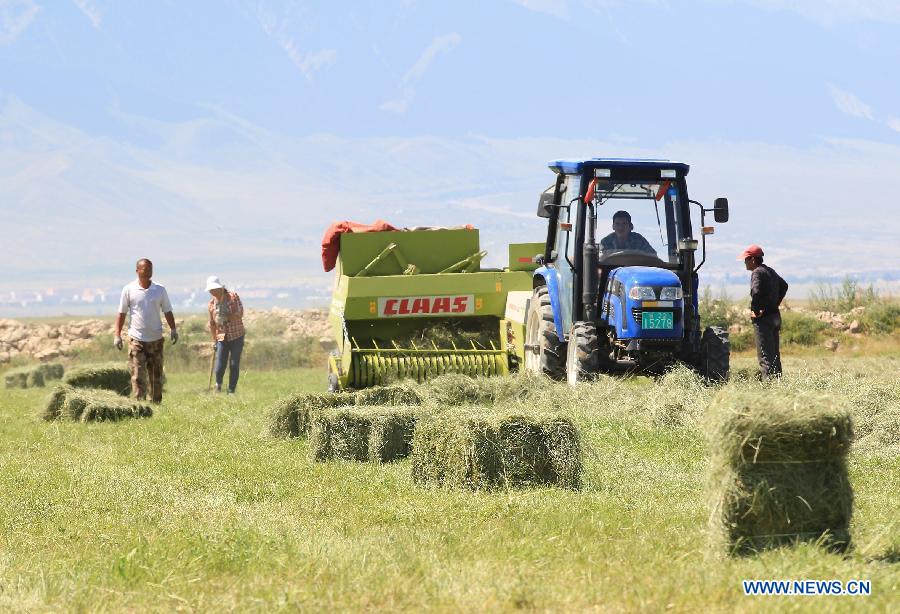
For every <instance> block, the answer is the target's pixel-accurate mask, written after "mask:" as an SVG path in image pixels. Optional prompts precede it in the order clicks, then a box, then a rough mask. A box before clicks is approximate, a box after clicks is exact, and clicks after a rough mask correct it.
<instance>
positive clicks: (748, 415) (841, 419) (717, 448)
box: [710, 390, 853, 555]
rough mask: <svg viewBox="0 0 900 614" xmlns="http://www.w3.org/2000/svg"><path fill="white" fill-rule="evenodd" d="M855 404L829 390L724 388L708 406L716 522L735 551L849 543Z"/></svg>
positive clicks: (715, 528)
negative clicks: (849, 470) (850, 456)
mask: <svg viewBox="0 0 900 614" xmlns="http://www.w3.org/2000/svg"><path fill="white" fill-rule="evenodd" d="M852 440H853V425H852V421H851V418H850V414H849V412H848V411H847V410H846V409H845V408H843V407H840V406H838V405H837V404H836V403H835V400H834V399H833V398H831V397H827V396H821V395H813V394H808V393H787V394H785V393H783V392H782V393H780V394H778V395H777V396H776V395H774V394H772V393H771V392H770V391H763V392H752V391H734V390H726V391H722V392H720V393H719V394H718V395H717V396H716V397H715V398H714V399H713V402H712V404H711V407H710V443H711V446H712V454H711V459H710V469H711V471H710V495H711V506H712V513H711V515H710V521H711V528H712V530H713V535H714V537H715V538H716V540H717V541H720V542H724V545H725V549H726V551H727V552H729V553H730V554H733V555H740V554H749V553H752V552H756V551H759V550H763V549H768V548H773V547H778V546H781V545H786V544H791V543H796V542H799V541H817V542H819V543H822V544H823V545H826V546H827V547H829V548H830V549H833V550H836V551H840V550H844V549H845V548H846V547H847V546H848V545H849V543H850V534H849V525H850V519H851V516H852V512H853V490H852V487H851V485H850V479H849V476H848V473H847V454H848V453H849V450H850V445H851V442H852Z"/></svg>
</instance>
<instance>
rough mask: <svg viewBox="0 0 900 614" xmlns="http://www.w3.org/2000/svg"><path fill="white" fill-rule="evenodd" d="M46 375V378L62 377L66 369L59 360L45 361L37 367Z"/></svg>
mask: <svg viewBox="0 0 900 614" xmlns="http://www.w3.org/2000/svg"><path fill="white" fill-rule="evenodd" d="M37 368H38V369H40V371H41V373H42V374H43V376H44V380H45V381H46V380H52V379H62V377H63V374H64V373H65V369H64V368H63V366H62V365H61V364H60V363H58V362H45V363H43V364H41V365H38V367H37Z"/></svg>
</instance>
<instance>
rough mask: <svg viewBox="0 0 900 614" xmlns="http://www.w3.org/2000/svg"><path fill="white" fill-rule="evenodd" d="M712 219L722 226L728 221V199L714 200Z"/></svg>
mask: <svg viewBox="0 0 900 614" xmlns="http://www.w3.org/2000/svg"><path fill="white" fill-rule="evenodd" d="M713 218H714V219H715V220H716V222H718V223H719V224H724V223H725V222H727V221H728V199H727V198H717V199H716V200H715V204H714V205H713Z"/></svg>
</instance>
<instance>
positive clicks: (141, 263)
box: [113, 258, 178, 403]
mask: <svg viewBox="0 0 900 614" xmlns="http://www.w3.org/2000/svg"><path fill="white" fill-rule="evenodd" d="M136 272H137V279H136V280H134V281H133V282H131V283H130V284H128V285H127V286H125V287H124V288H122V298H121V299H120V300H119V315H118V316H117V317H116V337H115V340H114V342H113V344H114V345H115V347H116V349H119V350H121V349H122V347H123V345H124V344H123V343H122V326H123V325H124V324H125V315H126V314H129V315H130V316H131V320H130V323H129V325H128V337H129V341H128V367H129V369H131V390H132V393H133V394H134V396H135V397H136V398H138V399H146V398H147V392H148V391H147V390H146V388H145V384H146V383H148V382H149V388H150V390H149V392H150V400H151V401H152V402H153V403H161V402H162V369H163V328H162V320H161V319H160V317H159V314H160V312H162V314H163V315H164V316H165V318H166V323H167V324H168V325H169V331H170V332H169V337H170V338H171V339H172V343H177V342H178V332H177V331H176V330H175V316H174V315H173V314H172V303H170V302H169V294H168V293H167V292H166V289H165V288H163V287H162V286H160V285H159V284H155V283H153V282H152V281H150V278H151V277H153V263H152V262H150V261H149V260H147V259H146V258H141V259H140V260H138V261H137V266H136Z"/></svg>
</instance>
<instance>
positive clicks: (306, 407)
mask: <svg viewBox="0 0 900 614" xmlns="http://www.w3.org/2000/svg"><path fill="white" fill-rule="evenodd" d="M355 403H356V397H355V396H354V394H353V393H345V392H337V393H330V392H329V393H312V392H303V393H296V394H292V395H290V396H288V397H285V398H283V399H281V400H279V401H277V402H276V403H275V404H274V405H272V406H271V407H270V408H269V409H268V412H267V413H268V418H267V420H266V425H267V426H266V430H267V431H268V434H269V435H270V436H272V437H278V438H284V439H287V438H291V437H306V436H307V435H309V425H310V416H311V414H312V412H314V411H316V410H320V409H328V408H332V407H345V406H348V405H354V404H355Z"/></svg>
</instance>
